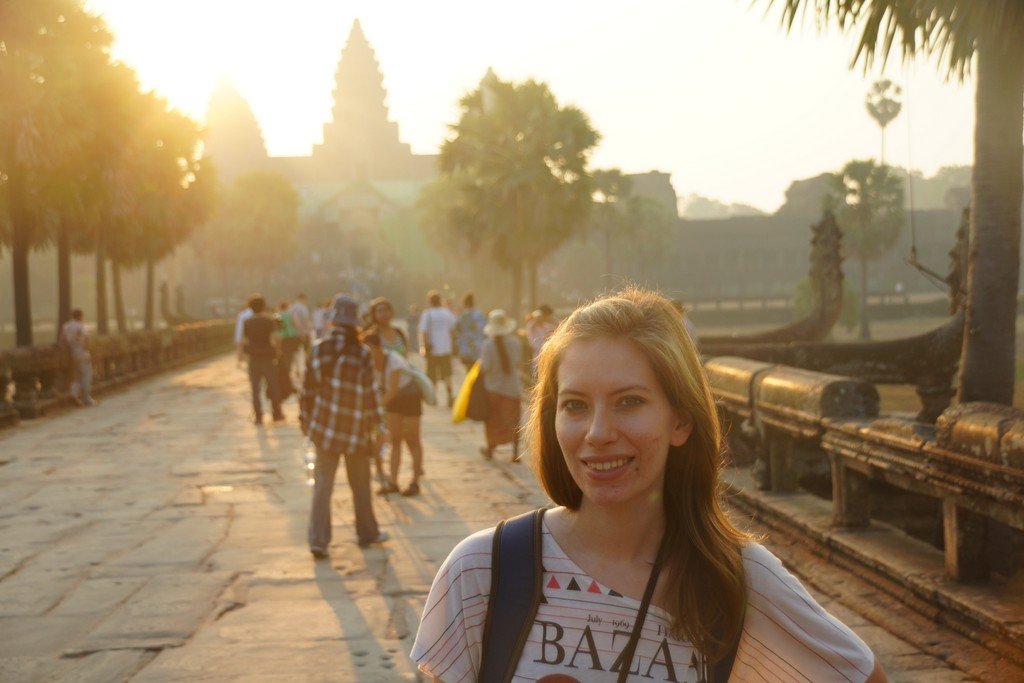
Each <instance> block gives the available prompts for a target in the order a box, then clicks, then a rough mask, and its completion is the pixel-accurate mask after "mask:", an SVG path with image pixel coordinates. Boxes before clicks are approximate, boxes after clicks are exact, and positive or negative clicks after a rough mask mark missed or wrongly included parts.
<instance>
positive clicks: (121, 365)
mask: <svg viewBox="0 0 1024 683" xmlns="http://www.w3.org/2000/svg"><path fill="white" fill-rule="evenodd" d="M233 334H234V325H233V323H231V322H230V321H221V320H210V321H204V322H197V323H188V324H183V325H178V326H176V327H174V328H170V329H166V330H159V331H152V332H133V333H131V334H126V335H117V336H111V337H92V338H91V339H90V341H89V352H90V355H91V356H92V366H93V391H94V392H103V391H105V390H108V389H111V388H114V387H117V386H119V385H122V384H126V383H128V382H132V381H134V380H137V379H139V378H140V377H144V376H146V375H150V374H153V373H155V372H159V371H161V370H166V369H168V368H172V367H175V366H177V365H181V364H182V363H187V362H190V361H193V360H198V359H200V358H203V357H205V356H209V355H211V354H213V353H218V352H220V351H223V350H224V349H225V348H227V347H228V346H229V345H230V344H231V342H232V337H233ZM71 374H72V370H71V362H70V358H69V357H68V353H67V350H66V349H65V348H64V347H63V346H61V345H59V344H49V345H45V346H31V347H24V348H17V349H11V350H7V351H0V427H3V426H8V425H11V424H15V423H17V421H18V418H19V417H20V418H34V417H39V416H40V415H42V414H44V413H45V412H46V410H47V409H49V408H52V407H55V406H60V405H66V404H69V403H70V402H71V397H70V395H69V393H68V389H69V386H70V384H71Z"/></svg>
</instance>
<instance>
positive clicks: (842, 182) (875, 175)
mask: <svg viewBox="0 0 1024 683" xmlns="http://www.w3.org/2000/svg"><path fill="white" fill-rule="evenodd" d="M831 201H832V202H833V204H834V207H835V208H834V210H835V212H836V220H837V221H838V222H839V227H840V228H841V229H842V231H843V249H844V251H846V253H847V254H848V255H849V256H852V257H854V258H855V259H857V261H858V262H859V263H860V338H861V339H863V340H867V339H870V338H871V330H870V328H869V325H868V310H867V309H868V306H867V303H868V261H874V260H876V259H878V258H880V257H881V256H882V254H884V253H885V252H886V251H888V250H889V249H890V248H891V247H892V245H893V244H895V243H896V240H897V239H898V238H899V236H900V230H902V228H903V225H904V223H906V211H905V210H904V208H903V179H902V178H901V177H900V176H899V175H898V174H897V173H895V172H894V171H893V169H892V168H890V167H889V166H880V165H878V164H876V163H875V162H874V160H872V159H867V160H864V161H851V162H850V163H848V164H846V166H844V167H843V170H842V172H841V173H840V174H839V175H838V176H837V177H836V180H835V184H834V186H833V188H832V196H831Z"/></svg>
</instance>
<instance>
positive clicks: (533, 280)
mask: <svg viewBox="0 0 1024 683" xmlns="http://www.w3.org/2000/svg"><path fill="white" fill-rule="evenodd" d="M526 273H527V277H529V279H530V283H529V287H530V299H529V301H530V310H531V311H535V310H537V263H536V262H535V261H530V263H529V264H528V265H527V266H526Z"/></svg>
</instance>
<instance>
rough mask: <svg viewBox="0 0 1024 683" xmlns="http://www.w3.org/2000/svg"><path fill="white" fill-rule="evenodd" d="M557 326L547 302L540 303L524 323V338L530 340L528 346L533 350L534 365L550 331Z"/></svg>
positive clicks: (553, 313)
mask: <svg viewBox="0 0 1024 683" xmlns="http://www.w3.org/2000/svg"><path fill="white" fill-rule="evenodd" d="M556 327H558V321H556V320H555V312H554V311H553V310H552V308H551V307H550V306H548V305H547V304H541V305H540V306H538V307H537V310H535V311H534V312H533V314H532V315H531V316H530V319H529V321H527V323H526V338H527V339H528V340H529V341H530V348H531V349H532V350H533V359H534V366H535V367H536V361H537V357H538V356H539V355H540V350H541V348H543V346H544V342H546V341H547V340H548V337H550V336H551V333H552V332H554V331H555V328H556Z"/></svg>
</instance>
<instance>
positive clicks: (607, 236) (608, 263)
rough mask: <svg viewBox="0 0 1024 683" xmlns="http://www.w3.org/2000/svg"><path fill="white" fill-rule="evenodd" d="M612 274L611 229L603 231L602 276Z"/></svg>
mask: <svg viewBox="0 0 1024 683" xmlns="http://www.w3.org/2000/svg"><path fill="white" fill-rule="evenodd" d="M611 275H612V231H611V230H610V229H609V230H605V231H604V276H605V277H611Z"/></svg>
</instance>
